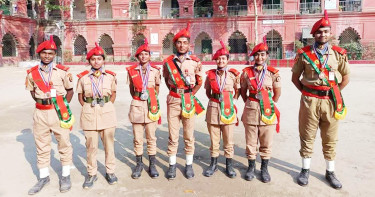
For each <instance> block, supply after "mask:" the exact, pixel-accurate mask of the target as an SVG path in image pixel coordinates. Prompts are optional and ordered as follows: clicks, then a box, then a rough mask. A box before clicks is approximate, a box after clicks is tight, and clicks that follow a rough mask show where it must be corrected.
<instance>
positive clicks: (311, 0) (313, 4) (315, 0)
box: [299, 0, 322, 14]
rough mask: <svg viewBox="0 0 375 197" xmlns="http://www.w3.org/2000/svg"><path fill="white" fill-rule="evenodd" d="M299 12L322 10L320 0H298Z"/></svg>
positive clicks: (318, 11) (312, 12)
mask: <svg viewBox="0 0 375 197" xmlns="http://www.w3.org/2000/svg"><path fill="white" fill-rule="evenodd" d="M299 8H300V12H301V14H316V13H321V12H322V7H321V1H320V0H300V5H299Z"/></svg>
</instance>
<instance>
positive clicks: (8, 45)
mask: <svg viewBox="0 0 375 197" xmlns="http://www.w3.org/2000/svg"><path fill="white" fill-rule="evenodd" d="M2 43H3V53H2V55H3V57H16V56H17V45H16V41H15V39H14V37H13V35H12V34H10V33H6V34H5V35H4V36H3V39H2Z"/></svg>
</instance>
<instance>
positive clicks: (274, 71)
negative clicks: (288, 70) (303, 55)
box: [267, 66, 279, 74]
mask: <svg viewBox="0 0 375 197" xmlns="http://www.w3.org/2000/svg"><path fill="white" fill-rule="evenodd" d="M267 70H268V71H270V72H271V73H273V74H276V73H278V72H279V70H278V69H276V68H274V67H272V66H267Z"/></svg>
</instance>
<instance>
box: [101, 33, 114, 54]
mask: <svg viewBox="0 0 375 197" xmlns="http://www.w3.org/2000/svg"><path fill="white" fill-rule="evenodd" d="M113 44H114V43H113V40H112V38H111V36H109V35H108V34H103V35H102V36H101V37H100V41H99V46H101V47H102V48H103V50H104V51H105V53H106V55H113V54H114V52H113V46H112V45H113Z"/></svg>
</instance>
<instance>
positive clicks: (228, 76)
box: [203, 41, 241, 178]
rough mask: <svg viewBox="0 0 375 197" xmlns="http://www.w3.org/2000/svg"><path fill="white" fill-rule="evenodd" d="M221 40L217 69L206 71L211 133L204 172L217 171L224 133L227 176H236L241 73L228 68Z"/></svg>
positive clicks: (208, 116)
mask: <svg viewBox="0 0 375 197" xmlns="http://www.w3.org/2000/svg"><path fill="white" fill-rule="evenodd" d="M220 43H221V46H222V48H221V49H219V50H218V51H217V52H216V53H215V55H214V56H213V58H212V59H213V60H216V64H217V69H212V70H209V71H207V78H206V82H205V85H204V87H205V89H206V95H207V97H208V98H209V99H210V101H209V102H208V107H207V114H206V122H207V128H208V132H209V133H210V137H211V147H210V150H211V164H210V166H209V167H208V168H207V169H206V171H205V172H204V173H203V174H204V175H205V176H207V177H210V176H212V175H213V174H214V173H215V172H216V171H217V169H218V168H217V158H218V156H219V148H220V138H221V135H223V141H224V156H225V158H226V174H227V176H228V177H230V178H234V177H236V172H235V171H234V168H233V164H232V158H233V154H234V148H233V147H234V142H233V130H234V126H235V124H236V123H237V110H236V109H237V108H236V106H235V101H237V99H238V97H239V95H240V94H239V92H240V91H239V90H240V88H241V86H240V73H239V72H238V71H237V70H236V69H234V68H231V69H228V67H227V66H228V60H229V52H228V50H227V49H226V47H225V45H224V43H223V42H222V41H220Z"/></svg>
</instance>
